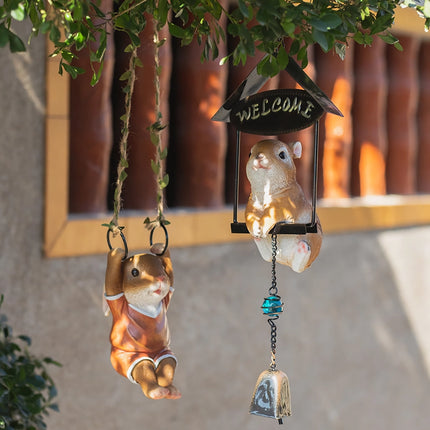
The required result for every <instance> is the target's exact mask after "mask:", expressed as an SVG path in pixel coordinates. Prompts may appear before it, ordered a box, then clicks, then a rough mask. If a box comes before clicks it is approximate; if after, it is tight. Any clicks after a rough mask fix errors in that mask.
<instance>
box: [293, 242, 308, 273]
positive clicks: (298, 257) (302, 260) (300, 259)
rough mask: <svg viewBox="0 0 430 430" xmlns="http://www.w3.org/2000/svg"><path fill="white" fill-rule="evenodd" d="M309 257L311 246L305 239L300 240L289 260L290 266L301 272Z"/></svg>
mask: <svg viewBox="0 0 430 430" xmlns="http://www.w3.org/2000/svg"><path fill="white" fill-rule="evenodd" d="M310 257H311V247H310V246H309V244H308V243H307V242H306V241H304V240H300V241H299V242H298V243H297V247H296V249H295V252H294V255H293V259H292V261H291V268H292V269H293V270H294V271H295V272H297V273H301V272H303V270H305V269H306V265H307V264H308V262H309V258H310Z"/></svg>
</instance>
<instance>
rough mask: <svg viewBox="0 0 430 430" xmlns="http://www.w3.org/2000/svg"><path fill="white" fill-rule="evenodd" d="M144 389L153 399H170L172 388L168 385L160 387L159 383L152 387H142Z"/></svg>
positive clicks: (146, 394) (147, 395)
mask: <svg viewBox="0 0 430 430" xmlns="http://www.w3.org/2000/svg"><path fill="white" fill-rule="evenodd" d="M142 391H143V394H145V396H146V397H148V398H149V399H153V400H158V399H168V398H169V395H170V390H169V389H168V388H167V387H160V386H158V385H157V386H155V387H154V388H151V389H146V390H143V389H142Z"/></svg>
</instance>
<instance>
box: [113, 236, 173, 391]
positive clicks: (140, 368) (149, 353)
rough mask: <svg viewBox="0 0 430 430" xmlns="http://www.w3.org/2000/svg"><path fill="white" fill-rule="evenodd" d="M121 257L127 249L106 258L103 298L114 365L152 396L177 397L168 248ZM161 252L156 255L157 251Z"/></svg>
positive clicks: (118, 250)
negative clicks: (109, 319)
mask: <svg viewBox="0 0 430 430" xmlns="http://www.w3.org/2000/svg"><path fill="white" fill-rule="evenodd" d="M160 250H162V245H161V244H155V245H153V246H152V247H151V252H152V254H138V255H134V256H131V257H128V258H126V259H125V260H123V258H124V256H125V252H124V251H123V250H122V249H120V248H115V249H112V250H111V251H110V252H109V254H108V258H107V268H106V279H105V298H106V300H107V303H108V305H109V308H110V311H111V312H112V318H113V321H112V330H111V334H110V341H111V344H112V348H111V363H112V366H113V367H114V369H115V370H116V371H117V372H118V373H120V374H121V375H123V376H125V377H126V378H128V379H129V380H130V381H132V382H135V383H137V384H139V385H140V386H141V388H142V391H143V393H144V394H145V395H146V396H147V397H149V398H151V399H164V398H165V399H178V398H180V397H181V393H180V392H179V390H178V389H177V388H176V387H175V386H174V385H173V384H172V382H173V376H174V373H175V368H176V358H175V356H174V355H173V353H172V351H171V350H170V349H169V346H170V334H169V327H168V324H167V315H166V312H167V308H168V306H169V302H170V298H171V296H172V293H173V288H172V285H173V269H172V263H171V260H170V254H169V251H166V252H165V253H164V254H163V255H162V256H159V254H160V252H159V251H160ZM155 254H158V255H155Z"/></svg>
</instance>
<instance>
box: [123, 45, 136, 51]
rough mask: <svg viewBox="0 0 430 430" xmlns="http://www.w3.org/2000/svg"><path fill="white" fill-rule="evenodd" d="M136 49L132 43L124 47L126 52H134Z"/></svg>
mask: <svg viewBox="0 0 430 430" xmlns="http://www.w3.org/2000/svg"><path fill="white" fill-rule="evenodd" d="M133 51H134V46H133V45H132V44H131V43H130V45H127V46H126V47H125V48H124V52H133Z"/></svg>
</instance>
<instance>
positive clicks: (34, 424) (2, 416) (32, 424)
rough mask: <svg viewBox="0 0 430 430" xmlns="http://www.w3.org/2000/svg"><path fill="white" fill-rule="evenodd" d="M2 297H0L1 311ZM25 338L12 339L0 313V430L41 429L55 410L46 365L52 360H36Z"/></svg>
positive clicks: (29, 343) (53, 392)
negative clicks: (49, 414)
mask: <svg viewBox="0 0 430 430" xmlns="http://www.w3.org/2000/svg"><path fill="white" fill-rule="evenodd" d="M2 303H3V295H2V296H1V297H0V308H1V305H2ZM30 345H31V339H30V338H29V337H28V336H24V335H21V336H16V337H15V336H13V335H12V329H11V327H10V326H9V325H8V324H7V318H6V316H5V315H4V314H0V429H6V430H41V429H45V428H46V424H45V421H44V420H45V417H46V416H47V415H48V413H49V410H54V411H58V405H57V404H56V403H54V402H53V400H54V398H55V397H56V396H57V390H56V388H55V384H54V381H53V380H52V378H51V377H50V376H49V374H48V372H47V370H46V365H48V364H54V365H56V366H60V364H59V363H57V362H56V361H54V360H53V359H52V358H49V357H46V358H42V359H39V358H36V357H35V356H34V355H32V354H31V353H30V352H29V351H28V347H29V346H30Z"/></svg>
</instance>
